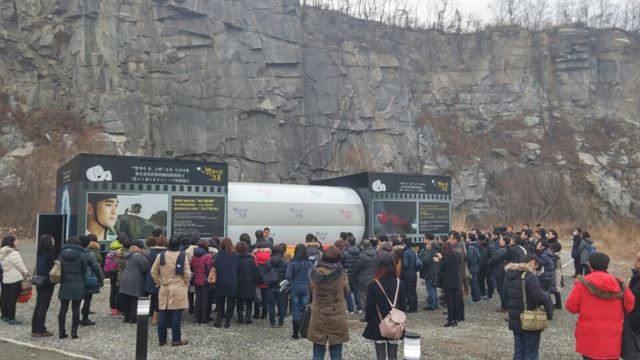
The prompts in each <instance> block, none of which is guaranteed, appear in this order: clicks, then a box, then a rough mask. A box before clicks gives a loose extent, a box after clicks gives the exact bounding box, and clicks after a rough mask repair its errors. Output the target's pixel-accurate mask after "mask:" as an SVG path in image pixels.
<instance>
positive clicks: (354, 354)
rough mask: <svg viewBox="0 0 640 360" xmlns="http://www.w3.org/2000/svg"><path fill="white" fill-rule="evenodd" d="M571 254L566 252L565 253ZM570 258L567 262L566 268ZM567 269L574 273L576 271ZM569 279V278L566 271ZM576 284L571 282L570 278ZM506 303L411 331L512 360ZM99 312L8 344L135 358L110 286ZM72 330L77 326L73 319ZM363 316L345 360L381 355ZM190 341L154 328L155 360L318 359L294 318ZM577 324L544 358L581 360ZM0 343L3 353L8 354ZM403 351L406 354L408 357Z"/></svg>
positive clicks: (434, 342)
mask: <svg viewBox="0 0 640 360" xmlns="http://www.w3.org/2000/svg"><path fill="white" fill-rule="evenodd" d="M565 248H566V247H565ZM28 250H29V249H27V250H23V251H22V252H23V253H24V256H25V258H26V260H27V261H29V264H33V260H31V259H32V258H33V254H32V253H30V252H29V251H28ZM567 260H568V259H566V258H565V259H563V261H564V262H566V261H567ZM613 268H614V273H616V274H617V275H622V276H623V277H625V278H626V277H627V275H628V274H627V272H626V271H625V270H623V269H625V268H628V266H627V265H625V264H621V263H616V264H614V265H613ZM566 269H567V270H569V269H572V265H571V264H569V265H568V266H567V268H566ZM565 273H568V271H565ZM569 280H570V279H569ZM567 283H568V284H569V287H568V288H565V289H564V291H563V300H564V299H566V297H567V294H568V292H569V291H570V288H571V287H572V286H573V285H572V281H567ZM418 287H419V298H420V304H419V305H420V308H422V307H423V306H424V305H425V303H424V302H425V296H424V285H422V284H419V285H418ZM55 299H56V295H55V294H54V301H53V302H52V304H51V308H50V310H49V314H48V318H47V320H48V321H47V325H48V328H49V330H50V331H52V332H54V333H56V335H57V320H56V316H57V312H58V308H59V302H58V301H56V300H55ZM34 304H35V299H32V300H31V301H30V302H29V303H27V304H19V305H18V315H17V318H18V319H19V320H22V321H23V322H25V323H28V322H29V321H30V319H31V313H32V310H33V306H34ZM498 305H499V300H498V299H497V298H495V297H494V299H493V300H487V301H481V302H480V303H478V304H472V303H471V301H470V299H469V297H465V316H466V321H464V322H462V323H460V324H459V325H458V327H456V328H444V327H443V325H444V323H445V316H444V315H443V314H442V311H432V312H426V311H420V312H418V313H416V314H409V316H408V321H407V330H408V331H411V332H417V333H419V334H420V335H421V337H422V358H423V359H510V358H511V356H512V347H513V336H512V334H511V332H510V331H509V330H508V327H507V323H506V321H505V320H504V319H505V317H506V314H503V313H498V312H496V311H495V309H496V308H497V307H498ZM92 307H93V310H94V311H96V312H97V314H95V315H93V316H92V319H93V320H94V321H96V322H97V323H98V324H97V325H96V326H90V327H81V328H80V330H79V336H80V339H78V340H70V339H65V340H59V339H58V338H57V336H54V337H52V338H38V339H36V338H31V337H30V326H29V325H21V326H10V325H6V324H4V323H3V324H1V325H0V338H2V337H4V338H10V339H14V340H18V341H23V342H28V343H31V344H35V345H39V346H44V347H49V348H57V349H61V350H64V351H69V352H73V353H78V354H82V355H86V356H91V357H95V358H97V359H107V358H109V359H113V358H118V357H119V358H122V359H130V358H133V357H134V355H135V339H136V326H135V325H129V324H123V323H122V319H119V318H115V317H111V316H110V315H109V314H108V313H109V306H108V285H107V286H105V288H104V289H103V291H102V292H101V293H100V294H99V295H97V297H94V300H93V304H92ZM68 317H69V319H68V320H67V326H68V327H69V326H70V314H69V315H68ZM359 317H360V316H359V315H353V316H350V317H349V328H350V335H351V340H350V341H349V342H347V343H346V344H345V345H344V350H343V354H344V358H345V359H359V360H360V359H373V358H375V356H374V350H373V346H372V344H371V343H369V342H368V341H366V340H365V339H363V338H362V336H361V334H362V331H363V330H364V324H363V323H360V322H359V321H358V319H359ZM183 319H185V320H183V327H182V334H183V338H184V339H188V340H189V341H190V343H189V345H187V346H182V347H176V348H173V347H170V346H165V347H162V348H160V347H158V346H157V342H158V339H157V333H156V330H155V327H154V326H150V329H149V359H180V358H191V359H219V358H223V357H224V358H226V359H269V358H272V357H274V356H275V357H279V358H282V359H308V358H311V344H310V343H309V342H308V341H307V340H304V339H301V340H293V339H291V338H290V331H291V326H290V323H291V319H290V317H287V319H286V320H285V324H286V326H285V327H284V328H282V329H271V328H270V327H269V326H268V325H267V324H268V322H266V321H265V320H261V321H260V320H259V321H257V322H254V324H252V325H238V324H236V323H232V325H231V328H229V329H216V328H214V327H212V326H211V325H202V326H197V325H195V324H193V323H192V321H191V319H190V317H189V316H186V315H185V316H183ZM574 326H575V317H574V316H573V315H571V314H569V313H568V312H567V311H566V310H561V311H556V313H555V318H554V320H553V321H552V322H551V323H550V326H549V328H548V329H547V330H545V331H544V332H543V334H542V341H541V346H540V348H541V358H542V359H580V358H581V357H579V356H577V355H576V354H575V352H574V346H575V342H574V338H573V330H574ZM7 346H8V345H6V343H0V349H4V348H5V347H7ZM401 351H402V348H401V349H400V353H401ZM32 352H33V351H32V350H31V349H25V352H24V353H23V354H22V356H16V357H13V356H14V354H15V352H13V353H11V352H10V353H9V355H8V357H7V354H6V353H4V352H3V353H2V354H3V356H1V357H2V358H3V359H12V358H18V357H19V358H22V357H29V356H30V354H31V353H32Z"/></svg>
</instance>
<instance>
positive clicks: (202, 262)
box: [191, 247, 213, 287]
mask: <svg viewBox="0 0 640 360" xmlns="http://www.w3.org/2000/svg"><path fill="white" fill-rule="evenodd" d="M212 267H213V259H212V257H211V255H209V251H208V249H207V250H205V249H203V248H201V247H197V248H196V249H195V250H193V257H192V258H191V272H192V273H193V285H194V286H197V287H200V286H203V285H204V284H205V283H206V282H207V277H208V276H209V270H211V268H212Z"/></svg>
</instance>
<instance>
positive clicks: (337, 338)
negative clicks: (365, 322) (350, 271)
mask: <svg viewBox="0 0 640 360" xmlns="http://www.w3.org/2000/svg"><path fill="white" fill-rule="evenodd" d="M310 279H311V281H310V287H311V299H312V300H311V319H310V320H309V331H308V336H307V339H308V340H309V341H311V342H312V343H313V360H322V359H324V355H325V353H326V350H327V348H326V347H327V345H329V354H330V356H331V360H340V359H342V344H343V343H345V342H347V341H349V327H348V326H347V312H346V311H347V305H346V300H345V299H346V296H347V293H348V292H349V281H348V280H347V274H346V273H345V272H344V270H343V268H342V266H341V265H340V250H338V249H337V248H336V247H335V246H331V247H330V248H328V249H327V251H326V252H325V253H324V255H323V256H322V261H321V262H320V263H319V264H318V266H317V267H316V268H314V269H313V270H312V271H311V275H310Z"/></svg>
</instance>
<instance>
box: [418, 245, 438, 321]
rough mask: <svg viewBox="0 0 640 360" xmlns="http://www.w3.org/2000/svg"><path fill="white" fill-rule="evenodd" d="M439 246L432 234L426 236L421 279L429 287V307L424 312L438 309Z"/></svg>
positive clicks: (421, 253) (422, 255)
mask: <svg viewBox="0 0 640 360" xmlns="http://www.w3.org/2000/svg"><path fill="white" fill-rule="evenodd" d="M438 249H439V247H438V244H437V243H436V242H435V240H434V237H433V235H432V234H427V235H425V239H424V249H423V250H422V251H421V252H420V256H419V258H420V262H421V263H422V269H420V278H421V279H424V282H425V286H426V287H427V306H426V307H424V308H423V310H427V311H433V310H435V309H437V308H438V290H437V287H438V272H439V271H440V269H439V265H440V263H439V262H436V261H435V260H437V255H438Z"/></svg>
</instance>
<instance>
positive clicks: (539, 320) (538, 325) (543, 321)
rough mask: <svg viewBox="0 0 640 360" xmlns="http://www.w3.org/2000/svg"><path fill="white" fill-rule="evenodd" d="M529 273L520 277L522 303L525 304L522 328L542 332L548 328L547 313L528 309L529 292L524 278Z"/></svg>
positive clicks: (537, 308) (521, 317)
mask: <svg viewBox="0 0 640 360" xmlns="http://www.w3.org/2000/svg"><path fill="white" fill-rule="evenodd" d="M526 276H527V272H526V271H524V272H523V273H522V276H521V277H520V279H521V282H522V301H523V302H524V311H522V313H521V314H520V326H521V327H522V330H524V331H542V330H544V329H546V328H547V312H546V311H544V310H542V309H540V307H536V308H535V309H533V310H528V309H527V290H526V289H525V285H524V278H525V277H526Z"/></svg>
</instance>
